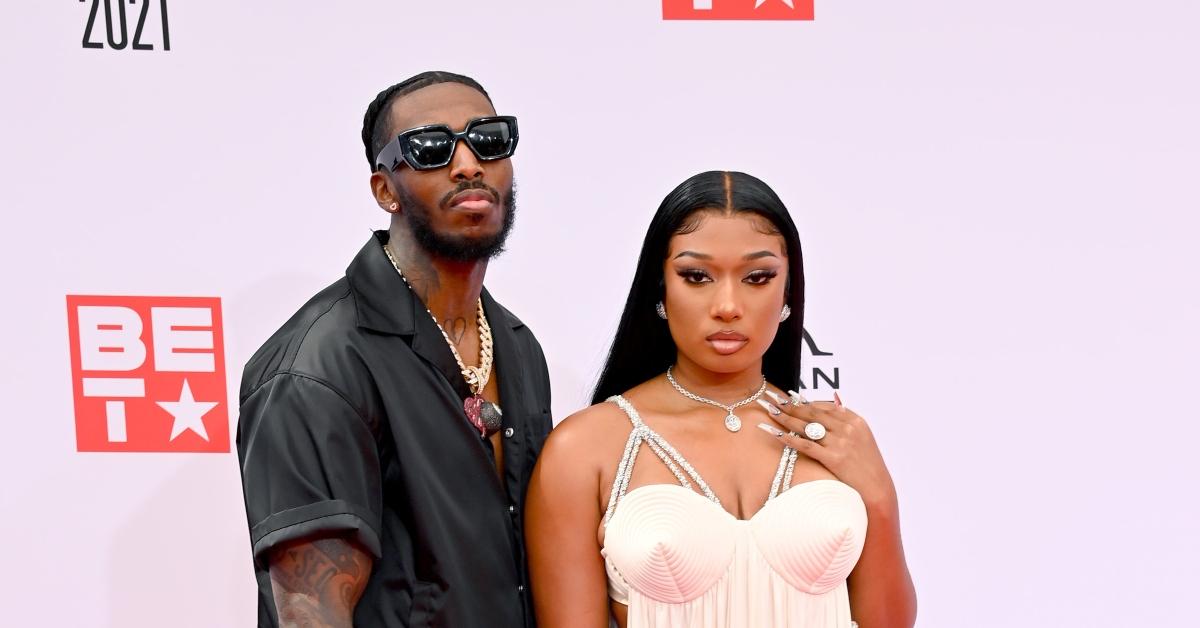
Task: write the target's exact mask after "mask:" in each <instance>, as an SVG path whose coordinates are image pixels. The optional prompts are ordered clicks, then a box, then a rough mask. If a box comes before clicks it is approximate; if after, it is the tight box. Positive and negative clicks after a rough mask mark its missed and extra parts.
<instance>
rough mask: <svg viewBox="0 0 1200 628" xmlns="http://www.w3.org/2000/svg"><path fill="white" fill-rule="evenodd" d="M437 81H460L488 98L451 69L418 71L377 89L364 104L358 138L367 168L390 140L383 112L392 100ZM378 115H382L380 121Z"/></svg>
mask: <svg viewBox="0 0 1200 628" xmlns="http://www.w3.org/2000/svg"><path fill="white" fill-rule="evenodd" d="M438 83H460V84H462V85H466V86H467V87H470V88H472V89H475V90H478V91H479V93H481V94H483V97H484V98H487V99H488V102H489V103H490V102H492V97H491V96H488V93H487V90H485V89H483V86H482V85H480V84H479V83H478V82H476V81H475V79H473V78H471V77H469V76H463V75H461V74H454V73H453V72H439V71H429V72H422V73H420V74H418V75H416V76H411V77H409V78H406V79H404V80H403V81H400V82H399V83H396V84H395V85H393V86H391V87H389V88H387V89H385V90H383V91H382V92H379V95H377V96H375V100H372V101H371V104H370V105H368V106H367V113H366V114H365V115H364V116H363V128H362V141H363V148H365V149H366V151H367V163H369V164H371V171H372V172H373V171H374V170H375V156H376V155H378V154H379V151H382V150H383V147H384V146H387V143H388V142H389V141H391V138H390V137H389V136H388V127H387V116H386V115H385V114H386V113H387V112H388V111H391V106H392V103H393V102H395V101H396V100H397V99H398V98H400V97H401V96H404V95H407V94H411V93H413V92H415V91H417V90H418V89H421V88H424V87H429V86H430V85H437V84H438ZM380 118H383V120H382V123H381V121H380Z"/></svg>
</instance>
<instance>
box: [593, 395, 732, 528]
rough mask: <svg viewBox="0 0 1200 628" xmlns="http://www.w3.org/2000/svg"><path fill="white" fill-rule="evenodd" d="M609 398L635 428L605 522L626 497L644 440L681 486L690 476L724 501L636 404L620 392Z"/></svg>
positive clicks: (687, 485)
mask: <svg viewBox="0 0 1200 628" xmlns="http://www.w3.org/2000/svg"><path fill="white" fill-rule="evenodd" d="M608 401H609V402H611V403H615V404H616V405H617V406H618V407H620V408H621V410H623V411H624V412H625V414H626V416H628V417H629V422H630V423H632V424H633V430H632V431H630V432H629V440H627V441H625V453H624V455H622V456H621V463H620V464H619V465H617V477H615V478H613V484H612V490H610V491H609V495H608V508H607V509H606V510H605V511H604V523H608V520H609V519H611V518H612V516H613V512H615V511H616V509H617V503H618V502H620V501H621V498H623V497H625V493H627V492H629V478H630V477H632V475H633V463H634V461H635V460H636V459H637V454H638V450H639V449H641V447H640V445H641V444H642V443H643V442H645V443H646V446H647V447H649V448H650V451H653V452H654V453H655V455H657V456H658V457H659V459H660V460H662V461H663V464H665V465H667V468H668V469H670V470H671V473H672V474H673V475H674V476H675V478H676V479H677V480H679V484H680V485H681V486H683V487H684V488H687V489H690V488H692V484H691V482H689V481H688V479H689V478H690V479H691V480H692V482H695V483H696V486H698V487H699V488H700V492H701V493H703V494H704V496H705V497H707V498H708V499H710V500H712V502H713V503H715V504H716V505H718V506H720V505H721V500H719V499H717V496H716V494H715V493H713V492H712V489H710V488H709V487H708V483H707V482H705V481H704V478H702V477H700V474H699V473H697V472H696V469H695V468H693V467H692V465H691V463H689V462H688V461H687V460H686V459H684V457H683V456H682V455H681V454H680V453H679V452H678V451H676V450H675V448H674V447H672V446H671V443H668V442H667V440H666V439H665V438H663V437H662V436H660V435H659V434H658V432H655V431H654V430H652V429H650V427H649V426H647V425H646V424H645V423H643V422H642V417H641V416H640V415H639V414H638V412H637V410H636V409H635V408H634V407H633V404H631V403H629V401H628V400H627V399H625V398H624V397H622V396H621V395H613V396H612V397H609V398H608Z"/></svg>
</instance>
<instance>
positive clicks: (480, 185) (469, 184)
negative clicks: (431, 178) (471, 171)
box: [438, 181, 504, 208]
mask: <svg viewBox="0 0 1200 628" xmlns="http://www.w3.org/2000/svg"><path fill="white" fill-rule="evenodd" d="M467 190H483V191H485V192H487V193H488V194H491V195H492V198H494V199H496V202H497V203H500V202H503V201H504V197H503V196H501V195H500V193H499V192H497V191H496V188H493V187H492V186H490V185H488V184H486V183H484V182H483V181H462V182H460V183H459V184H458V185H456V186H454V189H453V190H450V191H449V192H447V193H446V195H445V196H443V197H442V200H441V202H440V203H439V204H438V207H442V208H445V207H446V206H447V205H449V204H450V199H452V198H454V197H455V196H456V195H458V194H460V193H462V192H466V191H467Z"/></svg>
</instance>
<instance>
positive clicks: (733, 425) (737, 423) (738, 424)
mask: <svg viewBox="0 0 1200 628" xmlns="http://www.w3.org/2000/svg"><path fill="white" fill-rule="evenodd" d="M672 368H674V366H668V367H667V381H668V382H671V385H672V386H674V387H675V390H677V391H679V394H681V395H683V396H684V397H687V398H688V399H691V400H692V401H699V402H700V403H707V404H708V405H710V406H716V407H718V408H720V409H722V410H724V411H725V412H726V415H725V429H727V430H729V431H730V432H736V431H738V430H740V429H742V419H741V418H739V417H738V415H736V414H734V413H733V411H734V410H736V409H738V408H740V407H742V406H744V405H746V404H748V403H753V402H754V400H755V399H758V398H759V397H761V396H762V394H763V392H765V391H766V390H767V378H766V376H763V381H762V386H759V387H758V392H756V393H754V394H753V395H750V396H749V397H747V398H745V399H743V400H741V401H739V402H737V403H735V404H733V405H725V404H723V403H719V402H716V401H713V400H712V399H709V398H707V397H701V396H700V395H697V394H696V393H694V392H691V391H690V390H688V389H686V388H684V387H683V386H680V385H679V382H677V381H675V377H674V376H673V375H671V369H672Z"/></svg>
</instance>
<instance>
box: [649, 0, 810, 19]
mask: <svg viewBox="0 0 1200 628" xmlns="http://www.w3.org/2000/svg"><path fill="white" fill-rule="evenodd" d="M663 19H664V20H811V19H813V0H663Z"/></svg>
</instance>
